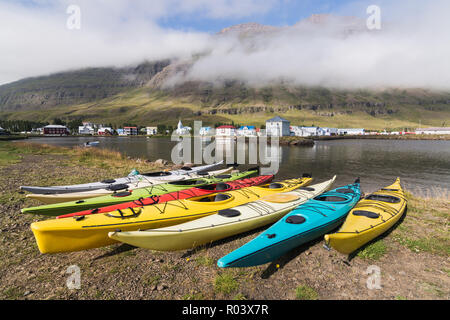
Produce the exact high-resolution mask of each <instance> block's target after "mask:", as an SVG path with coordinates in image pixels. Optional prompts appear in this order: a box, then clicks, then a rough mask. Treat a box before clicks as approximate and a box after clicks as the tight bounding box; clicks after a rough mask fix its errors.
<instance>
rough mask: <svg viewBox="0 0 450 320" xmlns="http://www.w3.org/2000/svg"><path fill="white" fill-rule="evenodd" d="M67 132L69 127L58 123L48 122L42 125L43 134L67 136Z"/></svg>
mask: <svg viewBox="0 0 450 320" xmlns="http://www.w3.org/2000/svg"><path fill="white" fill-rule="evenodd" d="M69 134H70V132H69V129H67V127H66V126H62V125H59V124H50V125H48V126H45V127H44V135H46V136H67V135H69Z"/></svg>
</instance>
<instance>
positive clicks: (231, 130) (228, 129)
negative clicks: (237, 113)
mask: <svg viewBox="0 0 450 320" xmlns="http://www.w3.org/2000/svg"><path fill="white" fill-rule="evenodd" d="M235 136H236V128H235V127H234V126H230V125H224V126H220V127H217V128H216V137H235Z"/></svg>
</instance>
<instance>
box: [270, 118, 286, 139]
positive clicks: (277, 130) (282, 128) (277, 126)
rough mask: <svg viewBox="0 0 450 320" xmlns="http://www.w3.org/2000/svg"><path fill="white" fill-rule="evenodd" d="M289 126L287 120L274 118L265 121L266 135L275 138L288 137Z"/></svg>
mask: <svg viewBox="0 0 450 320" xmlns="http://www.w3.org/2000/svg"><path fill="white" fill-rule="evenodd" d="M290 125H291V124H290V122H289V120H286V119H284V118H281V117H280V116H276V117H274V118H272V119H269V120H267V121H266V134H267V135H268V136H276V137H284V136H290V135H291V131H290Z"/></svg>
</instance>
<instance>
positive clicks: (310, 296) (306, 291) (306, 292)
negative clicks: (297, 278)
mask: <svg viewBox="0 0 450 320" xmlns="http://www.w3.org/2000/svg"><path fill="white" fill-rule="evenodd" d="M295 297H296V298H297V299H298V300H317V299H318V298H319V294H318V293H317V292H316V290H314V289H313V288H311V287H308V286H306V285H301V286H298V287H297V289H296V290H295Z"/></svg>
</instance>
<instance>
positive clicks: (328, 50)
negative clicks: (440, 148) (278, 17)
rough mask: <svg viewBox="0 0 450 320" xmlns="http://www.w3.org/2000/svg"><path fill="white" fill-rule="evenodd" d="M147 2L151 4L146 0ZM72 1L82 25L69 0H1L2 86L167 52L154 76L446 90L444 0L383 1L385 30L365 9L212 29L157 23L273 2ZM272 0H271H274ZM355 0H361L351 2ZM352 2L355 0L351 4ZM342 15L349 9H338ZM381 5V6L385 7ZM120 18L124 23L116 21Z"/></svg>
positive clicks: (166, 81) (169, 82)
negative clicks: (369, 22)
mask: <svg viewBox="0 0 450 320" xmlns="http://www.w3.org/2000/svg"><path fill="white" fill-rule="evenodd" d="M150 2H151V4H150ZM150 2H147V1H141V0H138V1H133V2H129V1H122V0H119V1H114V5H109V6H106V5H102V1H87V0H82V1H77V3H78V4H79V6H80V8H81V17H82V20H81V21H82V24H81V29H80V30H69V29H67V28H66V26H65V23H66V19H67V17H68V15H67V13H66V8H67V6H68V5H69V4H70V3H71V1H66V0H63V1H58V2H56V4H55V2H54V1H47V0H36V1H34V3H37V4H39V5H40V6H39V8H36V7H33V6H26V5H23V4H21V3H16V2H12V1H6V2H3V3H1V4H0V23H1V26H2V28H0V43H2V51H1V53H0V84H1V83H7V82H11V81H14V80H18V79H20V78H25V77H29V76H38V75H45V74H50V73H54V72H60V71H66V70H74V69H80V68H85V67H106V66H108V67H109V66H114V67H124V66H130V65H133V64H135V65H137V64H139V63H141V62H142V61H145V60H148V61H155V60H163V59H171V61H172V62H173V63H172V64H171V65H170V66H169V67H167V68H170V69H169V70H166V73H165V75H166V76H165V77H160V78H159V82H158V83H157V84H158V85H159V86H162V87H165V88H167V87H171V86H174V85H177V84H180V83H183V82H185V81H207V82H212V83H221V82H222V81H224V80H239V81H243V82H245V83H247V84H249V85H250V86H254V87H258V86H265V85H268V84H273V83H280V82H281V83H288V84H292V85H301V86H322V87H329V88H350V89H351V88H371V89H377V88H386V87H396V88H429V89H445V90H446V89H450V59H448V57H449V56H450V42H449V41H448V38H449V36H448V31H449V30H450V20H449V19H448V17H447V15H448V12H450V2H449V1H444V0H437V1H429V2H419V1H415V0H413V1H408V3H409V4H411V3H413V4H414V5H416V6H417V7H418V8H420V10H415V11H409V10H405V8H404V7H403V4H406V2H402V1H391V2H389V1H385V2H382V5H381V8H382V29H381V30H375V31H370V30H368V29H367V27H366V20H365V19H366V16H365V15H364V14H365V12H363V14H362V15H360V16H362V17H364V18H355V17H352V16H350V15H345V14H342V15H320V14H318V15H313V16H311V17H310V18H308V19H303V20H301V21H299V22H298V23H296V24H294V25H291V26H283V27H275V26H265V25H261V24H257V23H248V24H241V25H237V26H230V27H229V28H226V29H224V30H222V31H219V32H218V33H215V34H211V33H206V32H199V31H192V30H175V29H170V28H164V27H161V26H160V24H158V21H159V20H160V19H162V18H164V17H168V16H171V15H173V14H174V12H173V11H176V13H177V14H180V13H181V14H183V13H193V12H194V13H195V12H196V10H200V9H199V8H201V10H202V12H203V15H206V16H208V17H209V18H210V19H220V18H221V17H223V16H233V15H240V16H241V17H244V18H245V17H246V16H250V14H251V13H254V12H266V13H267V12H270V6H271V1H269V2H265V4H261V2H260V1H254V0H242V1H228V2H227V1H218V2H215V1H214V3H212V2H211V1H203V0H202V1H200V0H195V1H194V0H188V1H183V2H180V1H176V0H171V1H160V0H157V1H150ZM272 2H273V1H272ZM357 2H358V1H357ZM357 2H356V3H357ZM344 13H345V12H344ZM384 13H386V14H384ZM119 22H120V23H119Z"/></svg>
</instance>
